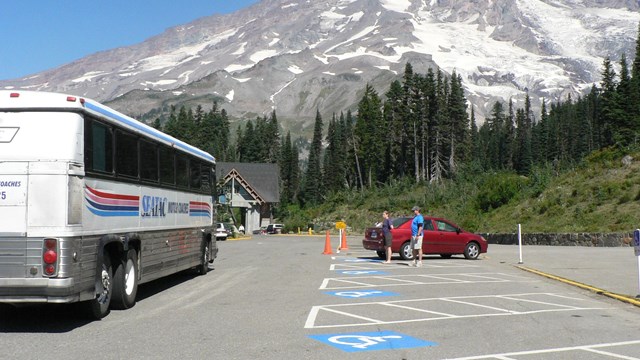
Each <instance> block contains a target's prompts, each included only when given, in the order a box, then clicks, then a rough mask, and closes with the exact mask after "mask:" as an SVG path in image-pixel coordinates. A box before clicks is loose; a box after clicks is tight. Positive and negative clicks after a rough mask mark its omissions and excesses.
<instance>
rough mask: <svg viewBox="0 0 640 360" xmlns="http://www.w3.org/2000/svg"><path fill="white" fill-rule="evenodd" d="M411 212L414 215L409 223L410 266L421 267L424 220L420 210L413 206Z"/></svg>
mask: <svg viewBox="0 0 640 360" xmlns="http://www.w3.org/2000/svg"><path fill="white" fill-rule="evenodd" d="M411 211H413V214H414V215H415V216H414V217H413V221H411V243H410V247H411V252H412V253H413V263H412V264H410V266H415V267H421V266H422V230H423V229H424V218H423V217H422V215H421V214H420V208H419V207H417V206H414V207H413V208H412V209H411Z"/></svg>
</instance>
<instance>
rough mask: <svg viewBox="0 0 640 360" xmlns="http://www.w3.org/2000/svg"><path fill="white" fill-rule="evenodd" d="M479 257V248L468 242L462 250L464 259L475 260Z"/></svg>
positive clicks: (475, 244) (476, 244)
mask: <svg viewBox="0 0 640 360" xmlns="http://www.w3.org/2000/svg"><path fill="white" fill-rule="evenodd" d="M479 255H480V246H479V245H478V243H475V242H470V243H468V244H467V247H466V248H465V249H464V257H465V258H467V259H469V260H475V259H477V258H478V256H479Z"/></svg>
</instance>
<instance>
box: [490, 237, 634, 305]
mask: <svg viewBox="0 0 640 360" xmlns="http://www.w3.org/2000/svg"><path fill="white" fill-rule="evenodd" d="M484 256H485V258H486V259H488V260H493V261H499V262H501V263H507V264H513V265H514V266H516V267H518V268H520V269H522V270H525V271H529V272H532V273H536V274H538V275H541V276H545V277H548V278H551V279H554V280H558V281H562V282H565V283H567V284H570V285H574V286H578V287H582V288H584V289H588V290H591V291H593V292H596V293H599V294H602V295H606V296H609V297H612V298H615V299H618V300H620V301H624V302H627V303H630V304H633V305H635V306H640V297H637V296H638V295H639V294H640V285H639V282H640V280H639V276H640V274H639V272H640V269H639V267H640V266H639V265H638V261H639V259H638V257H636V256H635V254H634V250H633V247H582V246H540V245H523V246H522V257H521V256H520V248H519V246H517V245H495V244H490V245H489V251H488V253H487V254H484ZM520 261H522V263H520Z"/></svg>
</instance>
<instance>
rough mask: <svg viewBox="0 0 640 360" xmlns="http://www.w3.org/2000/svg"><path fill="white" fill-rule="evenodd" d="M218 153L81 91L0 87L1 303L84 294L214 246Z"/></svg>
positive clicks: (115, 298)
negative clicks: (211, 152)
mask: <svg viewBox="0 0 640 360" xmlns="http://www.w3.org/2000/svg"><path fill="white" fill-rule="evenodd" d="M214 194H215V159H214V157H213V156H211V155H210V154H208V153H206V152H204V151H202V150H200V149H197V148H195V147H193V146H191V145H189V144H187V143H185V142H182V141H180V140H177V139H175V138H173V137H171V136H169V135H167V134H164V133H162V132H160V131H158V130H156V129H154V128H152V127H150V126H147V125H145V124H143V123H141V122H138V121H136V120H134V119H132V118H130V117H128V116H125V115H123V114H121V113H119V112H117V111H115V110H112V109H110V108H108V107H106V106H104V105H102V104H99V103H98V102H95V101H92V100H90V99H86V98H82V97H77V96H71V95H65V94H58V93H46V92H35V91H6V90H3V91H0V303H9V304H19V303H73V302H81V303H80V304H79V305H80V306H82V308H83V309H84V310H86V311H87V314H88V315H89V316H90V317H92V318H95V319H100V318H102V317H104V316H106V315H107V314H108V313H109V310H110V309H126V308H130V307H132V306H133V305H134V304H135V302H136V293H137V290H138V285H139V284H142V283H145V282H148V281H151V280H155V279H158V278H161V277H163V276H166V275H169V274H173V273H176V272H178V271H182V270H187V269H191V268H193V269H195V270H197V272H198V273H200V274H206V273H207V271H208V268H209V263H212V262H213V261H214V259H215V258H216V256H217V252H218V248H217V246H216V241H215V237H213V235H212V234H213V233H214V229H213V228H214V227H213V225H214V224H215V223H216V221H215V215H216V208H215V204H214Z"/></svg>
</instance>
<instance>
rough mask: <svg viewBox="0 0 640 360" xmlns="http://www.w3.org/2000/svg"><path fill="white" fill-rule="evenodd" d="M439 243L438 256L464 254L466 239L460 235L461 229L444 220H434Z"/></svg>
mask: <svg viewBox="0 0 640 360" xmlns="http://www.w3.org/2000/svg"><path fill="white" fill-rule="evenodd" d="M434 223H435V227H436V230H435V232H436V234H435V238H436V239H437V240H436V241H437V242H438V252H437V253H438V254H462V252H463V251H464V246H465V243H464V239H463V238H462V236H461V235H460V231H459V228H458V227H457V226H455V225H453V224H451V223H449V222H447V221H445V220H443V219H434Z"/></svg>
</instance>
